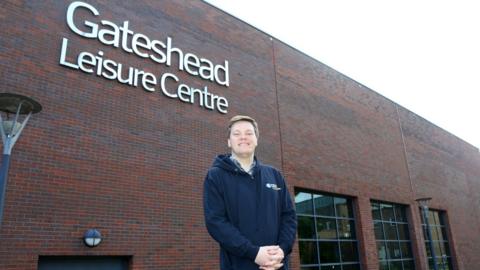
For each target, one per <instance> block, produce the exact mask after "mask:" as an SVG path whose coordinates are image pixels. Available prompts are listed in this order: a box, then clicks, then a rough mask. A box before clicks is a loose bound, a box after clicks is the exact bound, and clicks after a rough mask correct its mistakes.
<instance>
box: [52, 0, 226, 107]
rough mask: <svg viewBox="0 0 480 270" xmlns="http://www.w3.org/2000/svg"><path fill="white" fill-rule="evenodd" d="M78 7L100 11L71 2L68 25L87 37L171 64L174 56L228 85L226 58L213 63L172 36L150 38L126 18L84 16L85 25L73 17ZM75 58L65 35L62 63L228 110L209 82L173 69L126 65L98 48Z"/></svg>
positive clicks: (190, 71)
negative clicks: (188, 80) (190, 80)
mask: <svg viewBox="0 0 480 270" xmlns="http://www.w3.org/2000/svg"><path fill="white" fill-rule="evenodd" d="M79 8H84V9H87V10H88V11H89V12H90V13H91V14H92V15H93V16H92V19H93V18H95V17H96V16H99V14H100V13H99V12H98V10H97V9H96V8H95V7H93V6H92V5H90V4H87V3H84V2H79V1H76V2H73V3H71V4H70V5H69V7H68V9H67V25H68V27H69V28H70V30H72V31H73V32H74V33H75V34H77V35H79V36H81V37H84V38H90V39H97V40H98V41H100V42H101V43H102V44H105V45H107V46H113V47H115V48H121V49H122V50H123V51H125V52H127V53H131V54H135V55H136V56H138V57H141V58H145V59H149V60H150V61H153V62H154V63H157V64H163V65H166V66H168V67H170V66H171V65H172V59H174V57H175V60H176V61H173V62H176V63H178V66H177V68H178V70H181V71H185V72H187V73H188V74H190V75H192V76H198V77H200V78H202V79H204V80H208V81H211V82H215V83H216V84H218V85H221V86H224V87H228V86H229V84H230V83H229V75H228V61H227V60H225V61H224V63H221V64H214V63H213V62H212V61H210V60H208V59H206V58H201V57H198V56H196V55H195V54H193V53H190V52H183V51H182V50H181V49H180V48H177V47H174V46H173V39H172V38H171V37H167V38H166V40H165V41H161V40H156V39H151V38H149V37H148V36H146V35H144V34H141V33H135V32H134V31H133V30H131V29H130V26H129V22H128V21H124V22H123V23H122V25H120V26H119V25H117V24H115V23H113V22H111V21H107V20H98V19H97V20H96V22H95V21H89V20H84V21H83V26H80V25H77V24H75V22H74V21H75V20H74V18H75V13H76V11H77V9H79ZM79 26H80V27H79ZM81 29H86V30H81ZM74 58H75V57H74V56H70V55H69V40H68V39H67V38H63V41H62V49H61V54H60V65H62V66H66V67H70V68H73V69H79V70H81V71H83V72H86V73H92V74H93V73H94V74H96V75H97V76H100V77H103V78H106V79H109V80H117V81H118V82H119V83H122V84H127V85H130V86H133V87H137V86H139V85H140V86H142V87H143V89H145V90H146V91H148V92H155V91H156V90H160V91H161V92H162V93H163V94H164V95H165V96H167V97H169V98H174V99H179V100H180V101H182V102H186V103H191V104H195V103H197V104H199V106H201V107H203V108H206V109H209V110H217V111H218V112H220V113H227V109H228V101H227V99H226V98H225V97H222V96H218V95H215V94H213V93H210V92H208V88H207V86H204V87H203V89H198V88H195V87H192V86H189V85H186V84H184V83H181V82H180V80H179V78H178V77H177V76H176V75H175V74H173V73H168V72H167V73H163V74H160V75H159V76H156V75H155V74H152V73H150V72H146V71H144V70H141V69H138V68H134V67H128V68H127V67H126V66H125V65H123V64H122V63H119V62H116V61H114V60H112V59H109V58H108V57H107V56H106V55H105V53H104V52H103V51H98V52H97V53H96V54H93V53H90V52H86V51H83V52H80V53H79V54H78V55H77V56H76V61H69V60H68V59H74Z"/></svg>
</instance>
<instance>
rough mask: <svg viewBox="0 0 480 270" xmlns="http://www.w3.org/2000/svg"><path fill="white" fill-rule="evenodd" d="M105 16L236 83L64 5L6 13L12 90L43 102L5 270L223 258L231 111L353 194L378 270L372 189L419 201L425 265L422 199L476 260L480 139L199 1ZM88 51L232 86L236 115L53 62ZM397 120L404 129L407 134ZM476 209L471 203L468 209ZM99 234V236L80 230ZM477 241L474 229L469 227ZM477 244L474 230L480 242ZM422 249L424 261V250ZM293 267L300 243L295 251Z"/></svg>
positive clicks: (309, 175)
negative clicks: (155, 52)
mask: <svg viewBox="0 0 480 270" xmlns="http://www.w3.org/2000/svg"><path fill="white" fill-rule="evenodd" d="M88 3H89V4H91V5H93V6H94V7H95V8H97V9H98V11H99V12H100V15H99V16H98V17H93V16H92V15H91V14H89V13H88V12H86V11H85V10H83V11H79V12H78V14H77V15H76V16H77V17H76V18H77V19H78V21H76V22H78V23H81V22H82V19H83V20H84V19H88V20H91V21H94V22H98V21H99V20H100V19H105V20H109V21H112V22H115V23H116V24H117V25H121V24H122V22H123V21H124V20H128V21H129V23H130V29H132V30H133V31H135V32H137V33H143V34H145V35H146V36H148V37H150V38H152V39H158V40H162V41H164V40H166V37H167V36H170V37H171V38H172V39H173V42H174V45H175V46H176V47H178V48H181V49H182V50H183V51H184V52H192V53H195V54H196V55H198V56H201V57H204V58H207V59H209V60H211V61H213V62H216V63H221V62H222V61H224V60H228V61H229V63H230V67H229V70H230V86H229V87H224V86H220V85H218V84H216V83H212V82H210V81H206V80H202V79H201V78H199V77H195V76H191V75H189V74H187V73H186V72H184V71H179V70H177V69H176V68H175V67H174V66H175V64H176V63H174V64H173V65H172V67H166V66H165V65H161V64H157V63H154V62H153V61H150V60H149V59H143V58H140V57H138V56H136V55H133V54H128V53H126V52H124V51H123V50H121V49H120V48H114V47H111V46H106V45H103V44H101V43H100V42H99V41H98V40H94V39H87V38H83V37H80V36H78V35H76V34H75V33H73V32H72V31H71V30H70V29H69V28H68V26H67V24H66V19H65V18H66V10H67V7H68V5H69V4H70V2H69V1H65V2H63V1H6V2H4V3H3V4H2V6H1V8H0V22H1V25H2V28H1V29H0V34H1V37H2V38H1V39H0V80H1V85H2V92H12V93H19V94H24V95H27V96H30V97H32V98H34V99H36V100H38V101H39V102H40V103H41V104H42V105H43V108H44V109H43V111H42V112H41V113H40V114H37V115H34V116H33V117H32V119H31V120H30V122H29V124H28V126H27V127H26V129H25V131H24V133H23V134H22V137H21V138H20V139H19V141H18V142H17V145H16V146H15V148H14V150H13V152H12V159H11V166H10V174H9V180H8V186H7V194H6V198H5V209H4V217H3V224H2V227H1V229H0V239H1V242H2V243H8V244H2V245H0V269H8V270H13V269H15V270H16V269H22V270H24V269H36V267H37V261H38V256H40V255H125V256H133V257H132V258H133V260H132V268H133V269H159V267H160V266H161V269H217V268H218V247H217V245H216V243H215V242H214V241H213V240H212V239H211V238H210V237H209V236H208V234H207V232H206V230H205V227H204V222H203V212H202V211H203V210H202V200H201V193H202V184H203V177H204V175H205V172H206V170H207V168H208V167H209V165H210V164H211V161H212V160H213V158H214V156H215V155H216V154H217V153H222V152H227V151H228V149H227V147H226V130H225V123H226V122H227V121H228V119H229V118H230V117H231V116H233V115H235V114H249V115H252V116H254V117H255V118H256V119H257V120H258V122H259V124H260V133H261V137H260V146H259V148H258V149H257V155H258V157H259V158H260V159H261V160H262V161H264V162H266V163H270V164H272V165H274V166H276V167H278V168H281V169H282V170H283V171H284V173H285V175H286V176H287V180H288V182H289V186H290V191H293V188H294V187H303V188H310V189H314V190H318V191H326V192H333V193H337V194H344V195H349V196H353V197H354V198H356V199H355V202H356V207H355V209H356V210H357V219H358V221H359V222H358V223H359V226H358V229H359V230H360V231H359V233H358V235H359V240H360V253H361V257H362V259H361V260H362V264H363V267H364V269H377V268H378V267H377V259H376V247H375V236H374V234H373V226H372V222H371V214H370V208H369V201H370V199H376V200H385V201H390V202H396V203H403V204H407V205H410V206H412V207H411V211H412V213H411V215H410V216H411V220H412V225H413V228H412V229H411V230H412V231H411V232H412V234H413V236H412V238H413V239H414V246H415V247H414V253H415V255H416V258H417V267H418V269H425V266H424V264H425V259H424V256H425V253H424V250H423V236H422V235H421V229H420V219H419V211H418V209H417V208H416V207H415V204H414V199H415V198H417V197H420V196H431V197H433V198H434V200H433V201H432V206H433V207H434V208H436V209H441V210H446V211H447V214H448V222H449V226H450V232H451V241H452V243H453V244H452V247H453V249H454V250H453V251H454V254H455V255H456V262H457V263H458V264H456V265H457V268H458V269H465V270H466V269H471V268H470V267H471V266H472V265H478V264H480V261H479V259H478V257H477V256H476V254H478V253H479V252H480V247H479V246H478V245H477V244H476V241H472V239H474V237H476V235H477V234H478V230H477V229H476V228H478V225H479V224H480V214H479V210H478V209H479V202H480V200H479V198H480V197H479V195H478V190H479V188H480V184H479V178H480V169H479V167H480V166H479V165H480V157H479V153H478V149H476V148H474V147H472V146H470V145H468V144H466V143H465V142H463V141H461V140H459V139H457V138H455V137H454V136H453V135H451V134H448V133H447V132H445V131H443V130H441V129H439V128H437V127H435V126H433V125H432V124H431V123H429V122H428V121H425V120H424V119H421V118H420V117H418V116H416V115H415V114H413V113H411V112H409V111H408V110H406V109H404V108H401V107H399V106H398V105H397V104H395V103H393V102H391V101H389V100H388V99H385V98H384V97H382V96H380V95H378V94H376V93H375V92H373V91H371V90H370V89H368V88H366V87H364V86H362V85H361V84H359V83H357V82H355V81H353V80H351V79H349V78H348V77H346V76H344V75H342V74H340V73H338V72H336V71H335V70H333V69H331V68H329V67H327V66H325V65H323V64H322V63H319V62H317V61H315V60H313V59H311V58H309V57H307V56H305V55H304V54H302V53H300V52H298V51H296V50H295V49H293V48H291V47H289V46H286V45H285V44H283V43H281V42H279V41H276V40H271V39H270V37H269V36H268V35H266V34H265V33H262V32H260V31H258V30H256V29H254V28H253V27H251V26H249V25H247V24H245V23H243V22H241V21H239V20H238V19H235V18H233V17H231V16H229V15H228V14H226V13H224V12H222V11H220V10H218V9H216V8H213V7H211V6H209V5H208V4H206V3H203V2H200V1H181V2H180V1H130V2H129V1H117V2H116V1H93V0H92V1H88ZM64 37H65V38H68V39H69V52H68V53H69V56H68V57H69V59H70V60H72V61H73V60H74V59H75V58H76V55H77V54H78V53H79V52H81V51H88V52H90V53H92V54H97V53H98V51H99V50H101V51H103V52H104V56H105V58H109V59H114V60H115V61H117V62H120V63H122V64H124V65H125V66H132V67H137V68H140V69H142V70H145V71H148V72H152V73H154V74H162V73H165V72H170V73H174V74H176V75H177V76H178V77H179V79H180V81H181V82H182V83H185V84H187V85H190V86H194V87H197V88H203V87H204V86H207V87H208V89H209V90H210V92H213V93H215V94H218V95H221V96H225V97H226V98H227V99H228V101H229V103H230V106H229V109H228V113H227V114H226V115H224V114H220V113H218V112H215V111H210V110H206V109H204V108H201V107H200V106H198V105H196V104H194V105H192V104H186V103H183V102H180V101H179V100H177V99H170V98H168V97H166V96H164V95H163V94H162V93H161V91H159V90H158V89H157V90H156V91H155V92H148V91H145V90H143V89H142V88H141V87H132V86H128V85H124V84H120V83H119V82H117V81H112V80H108V79H105V78H102V77H99V76H96V75H94V74H87V73H85V72H82V71H79V70H74V69H71V68H67V67H65V66H61V65H60V64H59V58H60V50H61V45H62V38H64ZM402 131H403V132H402ZM459 209H468V211H459ZM90 228H97V229H99V230H100V231H101V232H102V234H103V235H104V236H105V240H104V242H103V243H102V244H101V245H100V246H98V247H96V248H93V249H89V248H86V247H85V246H84V245H83V243H82V241H81V237H82V235H83V233H84V232H85V231H86V230H87V229H90ZM472 236H473V238H472ZM477 242H478V241H477ZM422 256H423V257H422ZM292 257H293V262H292V264H293V269H298V268H299V267H298V264H299V257H298V248H297V247H295V249H294V254H293V256H292Z"/></svg>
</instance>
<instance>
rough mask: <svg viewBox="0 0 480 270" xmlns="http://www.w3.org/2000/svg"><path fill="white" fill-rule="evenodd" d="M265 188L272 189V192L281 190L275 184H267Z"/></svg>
mask: <svg viewBox="0 0 480 270" xmlns="http://www.w3.org/2000/svg"><path fill="white" fill-rule="evenodd" d="M265 186H266V187H267V188H271V189H273V190H275V191H279V190H281V188H279V187H277V184H271V183H267V184H266V185H265Z"/></svg>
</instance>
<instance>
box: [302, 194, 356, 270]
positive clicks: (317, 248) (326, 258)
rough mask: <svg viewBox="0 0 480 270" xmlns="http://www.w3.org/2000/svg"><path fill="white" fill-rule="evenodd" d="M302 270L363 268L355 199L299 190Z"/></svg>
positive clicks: (350, 269)
mask: <svg viewBox="0 0 480 270" xmlns="http://www.w3.org/2000/svg"><path fill="white" fill-rule="evenodd" d="M295 207H296V211H297V219H298V238H299V239H298V246H299V249H300V265H301V269H302V270H313V269H315V270H324V269H328V270H359V269H360V264H359V257H358V244H357V238H356V234H355V219H354V217H353V210H352V200H351V199H349V198H345V197H337V196H332V195H327V194H321V193H315V192H307V191H296V192H295Z"/></svg>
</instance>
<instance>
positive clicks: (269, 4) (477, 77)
mask: <svg viewBox="0 0 480 270" xmlns="http://www.w3.org/2000/svg"><path fill="white" fill-rule="evenodd" d="M207 2H209V3H210V4H212V5H214V6H216V7H218V8H220V9H222V10H224V11H226V12H227V13H230V14H231V15H233V16H235V17H237V18H239V19H241V20H243V21H245V22H247V23H249V24H251V25H252V26H255V27H256V28H258V29H260V30H262V31H264V32H266V33H268V34H269V35H271V36H272V37H274V38H276V39H279V40H281V41H283V42H285V43H287V44H289V45H291V46H293V47H294V48H296V49H298V50H300V51H302V52H304V53H306V54H308V55H310V56H312V57H313V58H315V59H317V60H318V61H320V62H322V63H324V64H326V65H328V66H330V67H332V68H333V69H335V70H337V71H339V72H341V73H343V74H345V75H346V76H348V77H350V78H352V79H354V80H356V81H358V82H359V83H361V84H363V85H365V86H367V87H369V88H370V89H372V90H374V91H376V92H378V93H380V94H382V95H383V96H385V97H387V98H389V99H391V100H393V101H394V102H396V103H398V104H400V105H402V106H404V107H405V108H407V109H409V110H410V111H413V112H415V113H416V114H418V115H420V116H422V117H423V118H425V119H427V120H428V121H430V122H432V123H434V124H435V125H437V126H439V127H441V128H443V129H445V130H447V131H448V132H450V133H452V134H454V135H456V136H458V137H460V138H461V139H463V140H465V141H467V142H469V143H470V144H472V145H474V146H475V147H477V148H480V120H479V117H480V104H479V103H480V102H479V98H480V93H479V91H480V2H477V1H464V0H455V1H453V0H452V1H442V0H437V1H430V0H416V1H411V0H402V1H385V0H383V1H382V0H378V1H371V0H364V1H354V0H351V1H342V0H332V1H312V0H310V1H309V0H295V1H293V0H292V1H286V0H276V1H274V0H255V1H254V0H241V1H233V0H207Z"/></svg>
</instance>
